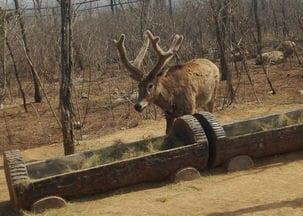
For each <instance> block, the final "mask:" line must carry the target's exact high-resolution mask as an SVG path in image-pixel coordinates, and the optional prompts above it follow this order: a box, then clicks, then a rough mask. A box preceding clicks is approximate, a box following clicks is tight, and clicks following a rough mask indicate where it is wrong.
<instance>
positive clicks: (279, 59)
mask: <svg viewBox="0 0 303 216" xmlns="http://www.w3.org/2000/svg"><path fill="white" fill-rule="evenodd" d="M261 56H262V58H261ZM261 56H260V55H258V56H257V58H256V65H261V64H263V63H264V64H270V65H276V64H281V63H283V62H285V57H284V54H283V52H281V51H277V50H274V51H269V52H265V53H262V54H261Z"/></svg>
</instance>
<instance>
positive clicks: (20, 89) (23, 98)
mask: <svg viewBox="0 0 303 216" xmlns="http://www.w3.org/2000/svg"><path fill="white" fill-rule="evenodd" d="M6 46H7V49H8V51H9V55H10V57H11V59H12V62H13V66H14V73H15V77H16V80H17V84H18V87H19V91H20V93H21V95H22V100H23V107H24V110H25V112H27V107H26V97H25V92H24V90H23V88H22V84H21V81H20V78H19V73H18V69H17V64H16V61H15V58H14V54H13V50H12V48H11V46H10V44H9V42H8V40H6Z"/></svg>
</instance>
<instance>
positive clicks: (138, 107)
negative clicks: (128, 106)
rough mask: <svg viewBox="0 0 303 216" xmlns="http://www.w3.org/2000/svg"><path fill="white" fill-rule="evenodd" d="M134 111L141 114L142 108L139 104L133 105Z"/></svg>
mask: <svg viewBox="0 0 303 216" xmlns="http://www.w3.org/2000/svg"><path fill="white" fill-rule="evenodd" d="M135 110H136V111H137V112H142V110H143V109H142V106H141V105H140V104H135Z"/></svg>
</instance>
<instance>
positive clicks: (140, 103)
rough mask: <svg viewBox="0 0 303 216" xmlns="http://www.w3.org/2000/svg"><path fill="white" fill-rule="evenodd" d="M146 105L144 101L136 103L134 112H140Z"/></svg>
mask: <svg viewBox="0 0 303 216" xmlns="http://www.w3.org/2000/svg"><path fill="white" fill-rule="evenodd" d="M147 105H148V102H146V101H140V102H137V103H136V104H135V110H136V111H137V112H142V111H143V110H144V109H145V108H146V107H147Z"/></svg>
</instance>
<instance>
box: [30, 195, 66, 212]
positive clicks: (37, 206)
mask: <svg viewBox="0 0 303 216" xmlns="http://www.w3.org/2000/svg"><path fill="white" fill-rule="evenodd" d="M65 206H66V202H65V200H64V199H62V198H61V197H58V196H49V197H45V198H42V199H40V200H38V201H37V202H35V203H34V204H33V205H32V208H31V209H32V210H33V211H34V212H35V213H42V212H44V211H45V210H47V209H53V208H61V207H65Z"/></svg>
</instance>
